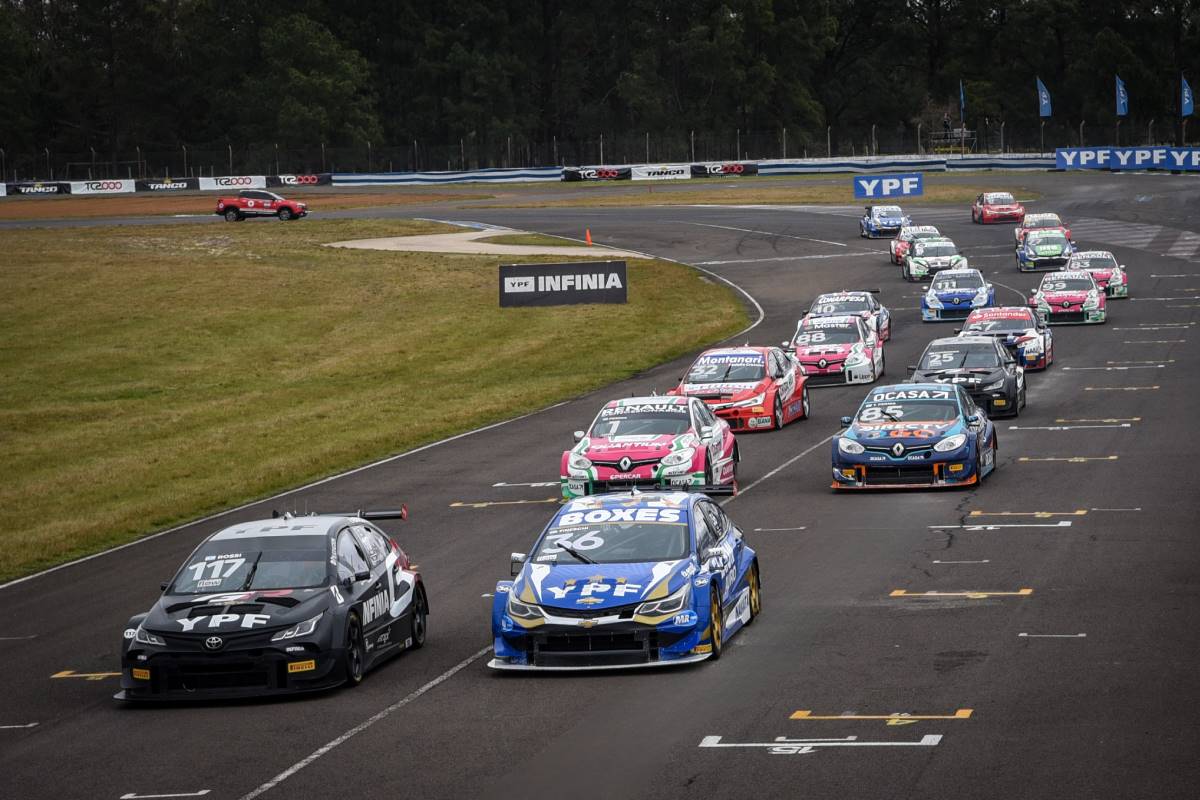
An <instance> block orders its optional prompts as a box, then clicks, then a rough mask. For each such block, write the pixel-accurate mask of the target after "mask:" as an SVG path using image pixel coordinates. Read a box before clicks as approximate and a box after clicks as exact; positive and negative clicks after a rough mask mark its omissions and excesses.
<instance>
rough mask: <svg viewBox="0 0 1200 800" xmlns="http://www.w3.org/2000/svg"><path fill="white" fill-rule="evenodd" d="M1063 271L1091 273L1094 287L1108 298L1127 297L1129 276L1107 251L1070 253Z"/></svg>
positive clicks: (1115, 258)
mask: <svg viewBox="0 0 1200 800" xmlns="http://www.w3.org/2000/svg"><path fill="white" fill-rule="evenodd" d="M1064 269H1082V270H1086V271H1088V272H1090V273H1092V277H1093V278H1095V279H1096V285H1097V286H1099V287H1100V288H1101V289H1103V290H1104V293H1105V294H1106V295H1108V296H1109V297H1129V275H1128V273H1126V272H1125V267H1123V266H1122V265H1121V264H1119V263H1118V262H1117V257H1116V256H1114V255H1113V254H1112V253H1110V252H1108V251H1107V250H1085V251H1083V252H1081V253H1072V254H1071V258H1070V260H1069V261H1067V266H1066V267H1064Z"/></svg>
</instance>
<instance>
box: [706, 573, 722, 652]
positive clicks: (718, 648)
mask: <svg viewBox="0 0 1200 800" xmlns="http://www.w3.org/2000/svg"><path fill="white" fill-rule="evenodd" d="M708 641H709V643H710V644H711V645H712V654H711V655H710V656H709V659H710V660H712V661H716V660H717V659H719V658H720V657H721V652H722V651H723V650H724V649H725V614H724V612H723V611H722V610H721V596H720V595H719V594H717V587H716V586H715V585H714V586H713V587H712V589H710V590H709V593H708Z"/></svg>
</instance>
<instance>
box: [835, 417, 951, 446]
mask: <svg viewBox="0 0 1200 800" xmlns="http://www.w3.org/2000/svg"><path fill="white" fill-rule="evenodd" d="M961 430H962V423H961V422H959V421H958V420H951V421H949V422H921V421H915V422H892V421H890V420H889V421H887V422H855V423H854V424H853V425H851V426H850V428H849V430H848V431H847V433H849V434H850V435H851V437H852V438H854V439H857V440H858V441H860V442H862V443H864V444H868V445H870V444H888V443H891V442H912V441H917V442H920V443H929V444H932V443H934V442H936V441H938V440H940V439H942V438H944V437H946V436H950V435H952V434H955V433H959V432H960V431H961Z"/></svg>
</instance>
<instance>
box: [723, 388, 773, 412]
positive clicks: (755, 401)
mask: <svg viewBox="0 0 1200 800" xmlns="http://www.w3.org/2000/svg"><path fill="white" fill-rule="evenodd" d="M766 399H767V393H766V392H763V393H762V394H756V395H754V397H751V398H750V399H749V400H739V401H737V402H736V403H727V404H726V405H725V408H741V407H742V406H761V405H762V404H763V402H764V401H766Z"/></svg>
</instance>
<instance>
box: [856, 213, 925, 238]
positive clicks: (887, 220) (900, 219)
mask: <svg viewBox="0 0 1200 800" xmlns="http://www.w3.org/2000/svg"><path fill="white" fill-rule="evenodd" d="M866 208H867V213H866V214H863V216H862V219H860V220H859V221H858V235H859V236H862V237H863V238H866V239H879V238H882V237H887V236H895V235H896V234H897V233H899V232H900V229H901V228H903V227H904V226H905V225H912V219H911V218H910V217H909V216H908V215H907V214H905V213H904V212H903V211H901V210H900V206H867V207H866Z"/></svg>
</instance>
